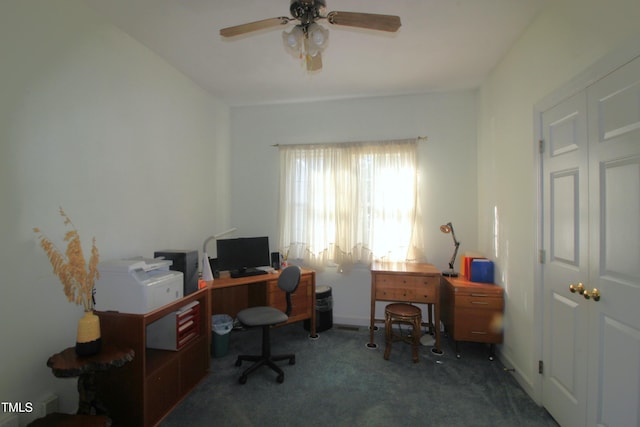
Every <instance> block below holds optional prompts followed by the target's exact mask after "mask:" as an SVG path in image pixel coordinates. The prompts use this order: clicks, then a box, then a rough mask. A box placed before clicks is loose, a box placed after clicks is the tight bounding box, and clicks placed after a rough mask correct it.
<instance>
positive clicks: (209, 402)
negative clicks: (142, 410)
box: [160, 323, 557, 427]
mask: <svg viewBox="0 0 640 427" xmlns="http://www.w3.org/2000/svg"><path fill="white" fill-rule="evenodd" d="M383 333H384V332H383V330H382V329H381V330H378V331H376V333H375V336H376V338H375V340H376V343H377V344H378V348H377V349H369V348H367V346H366V344H367V343H368V342H369V331H368V328H351V327H339V326H335V325H334V327H333V328H332V329H329V330H327V331H324V332H322V333H320V338H319V339H317V340H311V339H309V338H308V332H307V331H306V330H304V328H303V327H302V324H301V323H298V324H293V325H287V326H284V327H280V328H275V329H273V330H272V336H271V337H272V348H273V353H274V354H279V353H291V352H293V353H295V354H296V364H295V365H289V364H288V363H287V362H286V361H284V362H281V363H280V365H281V366H282V369H283V370H284V372H285V380H284V383H282V384H279V383H277V382H276V376H277V374H276V373H275V372H273V371H271V370H270V369H268V368H266V367H263V368H261V369H260V370H258V371H257V372H255V373H254V374H252V375H250V376H249V379H248V381H247V383H246V384H244V385H241V384H239V382H238V378H239V376H240V373H241V372H242V370H243V369H245V368H246V367H248V366H249V363H246V362H245V363H244V364H243V365H242V366H241V367H236V366H235V360H236V356H237V355H238V354H241V353H242V354H254V353H255V354H257V353H259V352H260V342H261V337H260V330H259V329H251V330H245V331H235V330H234V331H232V332H231V333H230V334H229V335H228V337H227V338H228V353H227V354H226V355H225V356H223V357H218V358H212V359H211V367H210V373H209V375H208V376H207V377H206V378H205V379H204V380H203V381H202V382H201V383H200V384H199V385H198V386H197V387H196V388H195V389H194V390H193V391H192V392H191V393H190V394H189V396H188V397H187V398H186V399H185V400H183V401H182V402H181V403H180V404H179V405H178V407H176V409H175V410H174V411H173V412H172V413H171V414H169V415H168V416H167V418H165V420H164V421H163V422H162V423H161V424H160V425H161V426H163V427H172V426H221V427H223V426H230V427H243V426H247V427H249V426H256V427H258V426H260V427H268V426H305V427H312V426H322V427H325V426H345V427H347V426H349V427H351V426H400V425H406V426H508V427H512V426H522V427H525V426H532V427H533V426H557V424H556V423H555V422H554V420H553V419H552V418H551V416H550V415H549V414H548V413H547V412H546V411H545V409H544V408H542V407H539V406H537V405H536V404H535V403H534V402H533V401H532V400H531V399H530V398H529V396H528V395H527V394H526V393H525V392H524V391H523V390H522V388H521V387H520V386H519V384H518V383H517V382H516V381H515V379H514V378H513V377H512V374H510V373H509V372H506V371H505V370H504V367H503V365H502V364H501V363H500V361H498V360H495V361H489V360H488V357H487V356H488V347H486V346H485V345H483V344H472V343H463V344H462V345H461V347H460V348H461V351H462V357H461V358H460V359H457V358H456V356H455V352H454V351H453V344H452V343H451V342H449V341H448V340H447V339H446V337H445V338H444V339H443V346H442V348H443V350H444V354H443V355H441V356H438V355H435V354H433V353H432V352H431V351H430V348H431V347H421V348H420V361H419V362H418V363H413V362H412V360H411V347H410V345H408V344H405V343H402V342H397V343H394V344H393V350H392V351H391V357H390V360H388V361H386V360H384V358H383V352H384V335H383ZM218 341H219V340H218ZM222 341H224V339H223V340H222ZM223 344H224V343H223Z"/></svg>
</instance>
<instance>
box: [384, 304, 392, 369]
mask: <svg viewBox="0 0 640 427" xmlns="http://www.w3.org/2000/svg"><path fill="white" fill-rule="evenodd" d="M391 323H392V322H391V316H389V315H388V314H386V313H385V316H384V340H385V344H386V345H385V348H384V360H389V355H390V354H391V343H392V342H393V336H392V335H391V334H392V331H391Z"/></svg>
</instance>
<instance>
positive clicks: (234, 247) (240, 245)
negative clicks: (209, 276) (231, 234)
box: [216, 237, 271, 271]
mask: <svg viewBox="0 0 640 427" xmlns="http://www.w3.org/2000/svg"><path fill="white" fill-rule="evenodd" d="M216 247H217V252H218V270H221V271H224V270H240V269H243V268H255V267H263V266H269V265H270V264H271V258H270V255H269V238H268V237H240V238H237V239H220V240H217V241H216Z"/></svg>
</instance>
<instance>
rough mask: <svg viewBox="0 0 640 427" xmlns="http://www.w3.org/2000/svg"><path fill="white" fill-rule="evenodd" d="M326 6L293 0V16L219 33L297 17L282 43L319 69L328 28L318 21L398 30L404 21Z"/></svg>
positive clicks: (226, 33) (319, 0)
mask: <svg viewBox="0 0 640 427" xmlns="http://www.w3.org/2000/svg"><path fill="white" fill-rule="evenodd" d="M326 7H327V3H326V0H290V5H289V11H290V12H291V15H292V18H288V17H286V16H280V17H277V18H268V19H262V20H259V21H254V22H248V23H246V24H240V25H234V26H231V27H226V28H222V29H221V30H220V35H221V36H222V37H235V36H240V35H243V34H247V33H250V32H253V31H259V30H266V29H269V28H272V27H276V26H279V25H285V24H288V23H289V22H291V21H294V20H295V21H298V22H299V24H298V25H296V26H295V27H294V28H292V29H291V31H289V32H287V31H283V32H282V43H283V44H284V47H285V49H286V50H287V51H288V52H289V53H291V54H292V55H293V56H297V57H298V58H301V59H302V60H303V61H304V62H306V65H307V71H318V70H320V69H321V68H322V55H321V54H322V52H323V51H324V49H325V47H326V46H327V40H328V39H329V30H328V29H326V28H325V27H323V26H321V25H318V24H317V23H316V21H318V20H324V21H325V22H327V23H328V24H332V25H340V26H344V27H355V28H364V29H367V30H378V31H388V32H396V31H398V29H399V28H400V25H401V23H400V17H399V16H395V15H380V14H375V13H361V12H339V11H332V12H329V13H326Z"/></svg>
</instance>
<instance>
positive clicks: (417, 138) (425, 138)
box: [271, 136, 429, 147]
mask: <svg viewBox="0 0 640 427" xmlns="http://www.w3.org/2000/svg"><path fill="white" fill-rule="evenodd" d="M407 140H408V139H407V138H404V139H398V140H386V141H358V142H330V143H321V144H318V143H313V142H312V143H309V144H273V145H271V146H272V147H285V146H289V145H291V146H294V145H330V144H335V145H338V144H361V143H367V142H372V143H380V142H393V141H407ZM416 140H417V141H418V142H426V141H428V140H429V139H428V138H427V137H426V136H418V137H416Z"/></svg>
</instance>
